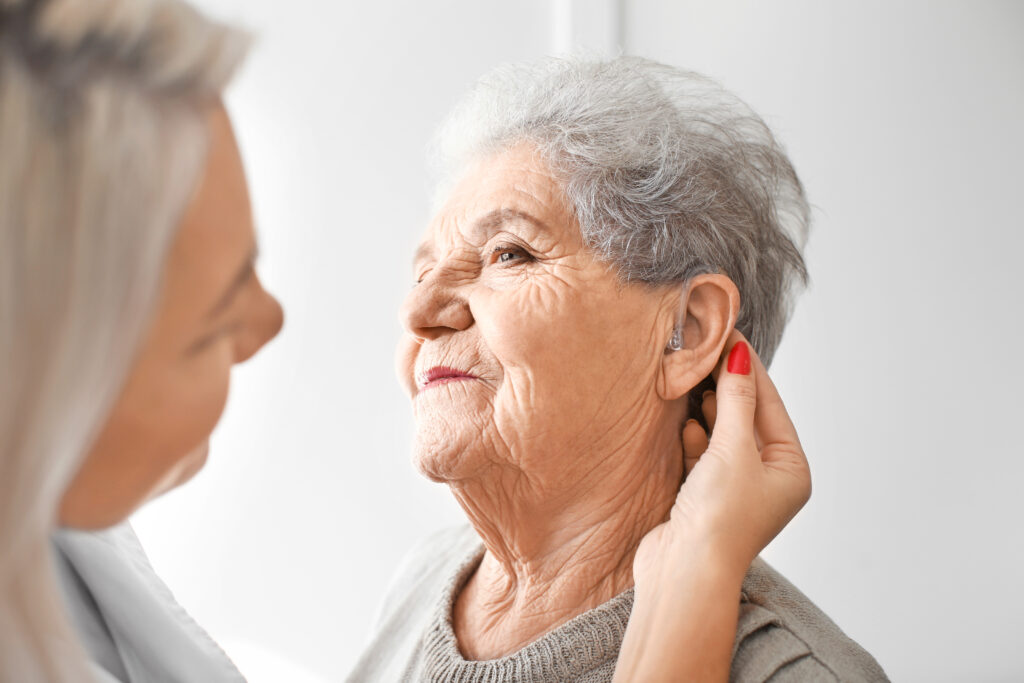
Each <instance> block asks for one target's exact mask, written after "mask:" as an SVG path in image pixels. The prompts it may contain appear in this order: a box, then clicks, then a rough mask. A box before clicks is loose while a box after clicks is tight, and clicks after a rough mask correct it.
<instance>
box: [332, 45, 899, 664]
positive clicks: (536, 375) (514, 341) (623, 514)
mask: <svg viewBox="0 0 1024 683" xmlns="http://www.w3.org/2000/svg"><path fill="white" fill-rule="evenodd" d="M438 150H439V157H440V159H441V162H442V164H441V173H442V175H441V183H440V192H439V199H440V201H439V207H440V208H439V209H438V211H437V213H436V217H435V218H434V220H433V221H432V223H431V224H430V226H429V228H428V229H427V232H426V235H425V237H424V239H423V242H422V244H421V246H420V247H419V249H418V251H417V253H416V256H415V260H414V280H415V285H414V286H413V288H412V290H411V291H410V293H409V295H408V297H407V299H406V301H405V304H404V306H403V308H402V314H401V315H402V319H403V321H404V325H405V329H406V330H407V332H408V334H407V336H406V338H405V340H404V342H403V343H402V344H401V346H400V348H399V353H398V362H397V365H398V370H399V375H400V377H401V379H402V381H403V382H404V384H405V386H406V387H407V389H408V391H409V393H410V394H411V396H412V403H413V412H414V415H415V419H416V437H415V445H414V449H413V450H414V459H415V462H416V464H417V466H418V468H419V469H420V471H421V472H423V474H425V475H426V476H427V477H429V478H430V479H432V480H434V481H439V482H445V483H447V484H448V486H449V488H450V489H451V491H452V493H453V494H454V496H455V497H456V499H457V500H458V502H459V503H460V505H461V506H462V508H463V509H464V510H465V513H466V515H467V517H468V519H469V522H470V525H469V526H467V527H460V528H455V529H451V530H446V531H443V532H441V533H439V534H437V535H436V536H434V537H432V538H430V539H428V540H427V541H426V542H425V543H423V544H422V545H421V546H419V547H418V548H416V549H414V550H413V551H412V552H411V554H410V555H409V557H408V558H407V560H406V562H405V563H404V565H403V567H402V569H401V570H400V571H399V573H398V576H397V577H396V579H395V580H394V582H393V588H392V590H391V592H390V594H389V595H388V596H387V598H386V599H385V601H384V603H383V606H382V610H381V613H380V615H379V618H378V621H377V623H376V626H375V630H374V633H373V636H372V639H371V642H370V644H369V647H368V649H367V651H366V652H365V654H364V655H363V657H362V658H361V660H360V662H359V663H358V664H357V666H356V669H355V670H354V672H353V674H352V676H351V680H353V681H398V680H430V681H461V682H463V683H465V682H468V681H481V682H483V681H488V682H496V681H520V680H530V681H610V680H611V679H612V676H613V672H614V670H615V666H616V660H617V658H618V655H619V651H620V647H622V642H623V634H624V631H625V629H626V625H627V622H628V621H629V619H630V614H631V610H632V608H633V604H634V590H633V583H634V576H633V570H634V566H635V564H634V563H635V561H636V562H637V563H640V561H641V559H643V558H640V557H636V554H637V548H638V545H639V544H640V543H641V539H643V538H644V536H645V535H646V534H648V532H650V531H651V530H652V529H656V528H659V525H661V524H662V523H663V522H664V521H665V520H666V519H667V518H668V517H669V513H670V511H671V510H672V508H673V504H674V502H676V497H677V493H679V501H680V503H681V505H677V506H676V512H674V513H673V515H672V517H673V519H677V518H680V517H685V518H689V519H691V520H693V519H700V518H701V517H702V516H714V515H715V514H717V513H716V512H715V511H714V510H713V509H712V508H713V507H714V506H710V505H708V506H705V507H701V505H702V504H704V503H708V502H709V501H711V502H713V500H714V499H713V496H714V490H713V486H710V485H709V484H708V481H703V482H702V483H700V484H693V485H694V486H698V485H699V486H702V487H703V497H701V496H691V497H687V495H686V494H687V491H688V487H690V486H691V482H687V483H686V484H683V487H682V492H679V486H680V482H681V480H682V478H683V475H684V459H683V457H682V450H683V449H682V444H681V441H683V442H687V443H688V444H693V443H698V442H699V441H700V438H699V436H698V437H696V438H695V437H694V434H695V431H696V432H700V433H701V434H702V433H703V432H702V430H701V429H699V428H698V427H697V426H696V423H695V422H692V420H702V419H703V418H704V417H710V418H712V419H713V418H714V413H715V407H714V405H708V403H713V400H714V399H713V398H709V401H702V399H703V396H704V394H705V391H706V390H707V389H709V388H710V387H711V382H712V380H710V379H709V377H710V376H712V375H713V374H717V373H716V366H717V365H718V364H719V362H720V359H721V358H722V355H723V352H729V353H728V355H729V356H732V359H731V362H730V363H729V370H730V371H732V372H734V373H736V374H737V375H738V376H739V375H745V374H746V373H747V372H748V371H749V368H750V364H751V363H753V365H754V367H755V369H756V370H757V372H758V373H760V374H759V375H758V376H757V378H756V382H757V389H756V391H757V392H759V396H758V410H759V411H761V413H762V418H761V419H762V421H764V419H765V418H764V414H765V413H770V412H772V411H774V412H775V413H776V415H775V418H778V413H779V412H780V411H781V413H783V414H784V409H782V404H781V402H778V401H776V402H775V403H773V404H771V405H768V406H767V407H765V406H764V405H762V401H761V395H760V394H761V393H765V394H767V393H769V392H771V391H773V390H772V389H770V386H769V385H770V382H768V381H767V376H766V375H763V368H764V365H766V364H768V363H769V362H770V360H771V357H772V354H773V353H774V351H775V349H776V347H777V345H778V343H779V340H780V338H781V336H782V331H783V327H784V325H785V322H786V319H787V315H788V312H789V307H790V304H791V301H792V297H793V295H794V294H795V290H796V288H797V286H798V285H800V284H802V282H803V280H804V279H805V269H804V263H803V260H802V258H801V248H802V246H803V243H804V240H805V237H806V233H807V224H808V209H807V204H806V201H805V200H804V197H803V191H802V189H801V185H800V183H799V181H798V179H797V177H796V174H795V173H794V171H793V169H792V166H791V165H790V163H789V161H788V160H787V158H786V157H785V155H784V154H783V152H782V150H781V149H780V147H779V145H778V144H777V143H776V142H775V140H774V139H773V137H772V135H771V134H770V132H769V131H768V129H767V128H766V126H765V125H764V123H763V122H762V121H761V120H760V119H759V118H758V117H757V116H756V115H755V114H754V113H753V112H752V111H751V110H750V109H749V108H748V107H746V106H745V105H744V104H743V103H742V102H740V101H739V100H738V99H737V98H736V97H735V96H733V95H731V94H729V93H728V92H726V91H724V90H722V89H721V88H720V87H719V86H717V85H716V84H714V83H712V82H710V81H708V80H707V79H704V78H702V77H700V76H697V75H695V74H692V73H687V72H682V71H679V70H676V69H673V68H670V67H667V66H664V65H660V64H656V63H653V62H650V61H646V60H641V59H635V58H620V59H617V60H614V61H612V62H608V63H589V62H585V61H576V60H569V61H560V60H548V61H544V62H540V63H537V64H533V65H527V66H514V67H506V68H501V69H499V70H497V71H495V72H493V73H492V74H490V75H488V76H487V77H485V78H484V79H483V80H482V81H481V82H480V84H479V85H478V86H477V87H476V88H475V89H474V90H473V91H472V92H471V93H470V95H469V96H468V97H467V98H466V99H465V100H464V101H463V102H462V103H461V104H460V105H459V106H458V107H457V108H456V110H455V111H454V113H453V114H452V116H451V117H450V119H449V121H448V122H447V124H446V125H445V126H444V127H443V129H442V131H441V134H440V136H439V145H438ZM734 328H738V330H739V331H740V332H742V333H743V335H745V337H746V338H748V339H749V340H750V343H751V345H752V346H753V349H754V350H755V351H756V353H757V354H759V356H760V358H761V359H764V361H763V363H764V365H762V363H761V361H760V360H758V358H757V356H754V357H753V359H752V360H751V359H750V356H749V349H747V347H746V345H745V343H744V342H743V341H742V339H743V338H742V337H741V336H740V335H739V334H738V333H736V332H734ZM719 378H720V379H722V377H721V375H719ZM751 381H752V382H753V380H751ZM736 386H737V387H738V389H734V390H732V393H733V394H734V395H740V396H742V395H743V394H745V393H746V394H748V395H749V396H752V395H753V392H754V391H755V390H754V388H753V387H754V384H753V383H751V384H750V385H747V386H746V389H744V388H743V387H742V386H740V385H736ZM711 396H713V395H711ZM776 398H777V395H776ZM702 403H704V404H705V405H704V410H703V411H702V410H701V409H700V406H701V404H702ZM721 417H722V419H724V417H725V415H724V413H723V415H722V416H721ZM755 421H756V420H755ZM684 424H685V425H686V427H685V429H684ZM681 430H683V431H682V434H683V439H682V440H681V439H680V434H681ZM765 437H766V432H764V431H763V430H759V432H758V439H760V440H759V441H757V444H758V446H763V445H764V444H765V443H768V442H771V441H772V439H773V438H774V437H773V436H772V435H771V434H767V438H765ZM714 439H715V436H714V435H713V436H712V441H714ZM748 441H749V443H750V444H754V443H755V441H756V439H755V438H754V437H750V439H748ZM791 443H793V444H798V442H797V441H796V437H795V433H793V434H792V438H791ZM750 447H751V448H753V447H754V446H753V445H751V446H750ZM701 448H702V446H698V447H697V450H698V451H699V450H700V449H701ZM766 448H767V447H766ZM796 448H798V445H797V446H796ZM688 455H694V453H693V449H692V448H690V447H688ZM704 457H708V455H705V456H704ZM801 458H802V453H801ZM795 462H797V464H799V461H795ZM704 465H705V463H703V462H698V463H697V465H696V466H695V467H693V465H692V463H690V466H689V467H690V468H691V469H692V471H693V478H694V480H697V479H700V476H698V475H701V476H703V474H704V470H705V469H706V470H707V471H708V472H712V473H713V472H714V471H715V470H714V469H708V468H705V467H704ZM719 474H721V468H719ZM708 477H711V475H710V474H709V475H708ZM705 479H707V477H705ZM711 480H714V477H711ZM709 493H710V494H711V495H710V496H709V495H708V494H709ZM724 494H725V492H724V491H723V495H724ZM798 495H799V494H798ZM755 502H757V503H759V499H757V500H756V501H755V500H751V501H750V503H749V504H754V503H755ZM694 503H696V505H694ZM798 507H799V503H798V504H797V505H796V506H795V508H798ZM740 508H742V505H741V506H740ZM795 508H792V510H791V512H789V513H788V514H789V515H791V514H793V513H794V512H795ZM759 514H763V515H764V516H766V517H772V516H776V512H775V511H774V510H769V509H763V510H762V509H754V510H750V511H748V517H747V519H755V518H756V517H757V516H758V515H759ZM731 519H742V518H741V517H733V518H731ZM788 519H789V517H788V516H785V517H784V518H783V519H779V520H773V521H772V522H771V523H770V525H775V526H776V527H777V528H774V529H773V530H772V531H771V532H770V533H769V535H768V536H767V537H766V538H759V540H757V541H756V542H753V545H754V546H756V547H753V549H752V550H750V551H749V552H746V551H745V552H740V553H737V554H736V556H735V557H733V558H729V561H730V562H732V563H733V564H736V563H741V564H742V565H743V567H742V570H741V571H740V572H739V576H740V577H743V575H744V574H745V578H741V579H740V580H741V581H742V587H741V591H742V592H741V591H740V590H737V591H736V596H735V602H733V603H732V607H731V608H729V609H728V610H726V611H731V612H732V614H733V619H734V620H735V618H736V616H735V615H736V614H737V613H738V623H737V624H736V628H735V630H734V631H733V632H732V633H730V634H729V635H730V636H732V635H735V648H727V649H726V650H725V656H726V657H727V658H728V657H731V677H732V678H733V679H734V680H742V681H753V680H758V681H761V680H766V679H769V678H771V679H772V680H833V679H836V678H838V679H841V680H882V679H884V674H883V672H882V671H881V669H880V668H879V667H878V665H877V664H876V663H875V661H874V660H873V659H872V658H871V656H870V655H868V654H867V653H866V652H864V651H863V650H862V649H860V648H859V647H858V646H857V645H856V644H855V643H853V642H852V641H850V640H849V639H848V638H846V637H845V636H844V635H843V634H842V632H841V631H840V630H839V629H838V628H837V627H836V626H835V625H834V624H833V623H832V622H831V621H829V619H828V618H827V617H826V616H825V615H824V614H822V613H821V612H820V611H819V610H818V609H816V608H815V607H814V605H812V604H811V603H810V602H809V601H808V600H807V599H806V598H805V597H803V596H802V595H801V594H800V593H799V592H798V591H797V590H796V589H795V588H793V587H792V586H791V585H790V584H788V583H787V582H786V581H785V579H783V578H782V577H781V576H780V575H779V574H777V573H776V572H775V571H773V570H772V569H771V568H770V567H769V566H768V565H766V564H765V563H764V562H762V561H760V560H755V561H753V563H751V560H752V559H753V557H754V555H756V554H757V552H758V551H759V550H760V549H761V548H762V547H763V545H764V544H766V543H767V541H768V540H770V537H771V535H773V534H774V533H775V532H777V531H778V529H779V528H781V526H782V525H784V524H785V522H786V521H787V520H788ZM747 533H748V530H747V528H746V527H745V526H744V525H736V526H734V527H733V528H725V530H724V531H723V532H722V534H721V535H724V536H726V537H729V538H733V537H735V538H739V537H743V536H744V535H745V534H747ZM645 545H646V546H647V547H646V548H645V550H644V553H645V554H646V555H647V556H648V557H647V560H648V561H650V560H651V557H652V556H653V555H656V554H657V553H658V552H659V551H660V550H661V549H662V548H667V547H670V546H671V545H672V542H667V543H664V544H662V543H660V542H658V543H656V544H655V545H654V546H649V545H648V542H646V541H645ZM685 554H686V551H685V550H683V551H677V555H676V557H682V556H685ZM694 555H695V556H698V555H696V553H695V554H694ZM698 557H700V556H698ZM748 569H749V571H748ZM683 574H684V575H685V572H683ZM706 585H707V584H706V583H700V584H695V586H697V587H700V586H706ZM737 588H740V587H739V586H737ZM677 592H678V591H677ZM646 594H648V595H649V594H650V593H649V592H648V593H646ZM723 594H724V595H728V591H725V592H724V593H723ZM645 599H646V598H645ZM681 604H685V603H681ZM694 604H696V603H694ZM657 611H658V610H657V608H656V606H652V604H651V602H648V603H647V604H646V607H645V610H644V618H645V619H648V618H649V615H651V614H653V613H655V612H657ZM719 613H721V612H720V611H719ZM694 621H695V620H694V618H692V616H691V618H690V622H691V623H690V625H689V626H688V627H687V628H689V629H690V630H691V631H692V630H693V622H694ZM697 623H699V617H698V618H697ZM630 628H631V629H633V628H634V627H633V626H632V625H631V627H630ZM638 628H639V627H638ZM655 630H656V629H655ZM670 632H671V629H669V628H668V624H666V633H670ZM679 632H680V633H685V632H686V628H684V629H683V630H681V631H679ZM644 633H653V632H652V631H644ZM630 637H631V638H632V639H633V642H634V645H633V646H631V648H630V649H631V653H632V652H636V651H638V650H639V651H642V650H643V647H639V648H638V647H637V645H636V642H637V639H642V638H643V637H645V636H630ZM660 642H662V643H663V644H664V643H667V646H665V647H662V649H660V650H657V649H655V650H652V651H649V652H646V654H647V657H648V659H652V658H653V659H658V658H665V657H668V659H669V660H671V656H672V655H673V654H674V653H672V652H671V651H670V650H669V649H668V648H669V647H671V639H669V640H667V641H666V640H665V639H662V640H661V641H660ZM690 644H691V643H690V641H679V642H678V644H677V647H676V649H677V650H679V649H685V648H686V647H687V646H689V645H690ZM731 644H732V638H730V639H729V645H731ZM631 656H632V654H631ZM643 659H644V658H643V657H642V656H641V657H639V660H640V661H643ZM728 663H729V662H728V661H727V662H726V664H727V665H728ZM726 672H728V666H727V667H726ZM661 675H662V676H664V677H665V679H666V680H672V679H679V678H680V676H682V674H681V673H680V675H679V676H673V675H672V673H671V671H669V672H665V671H664V670H662V673H661ZM620 676H625V679H626V680H629V679H630V671H625V672H622V671H620Z"/></svg>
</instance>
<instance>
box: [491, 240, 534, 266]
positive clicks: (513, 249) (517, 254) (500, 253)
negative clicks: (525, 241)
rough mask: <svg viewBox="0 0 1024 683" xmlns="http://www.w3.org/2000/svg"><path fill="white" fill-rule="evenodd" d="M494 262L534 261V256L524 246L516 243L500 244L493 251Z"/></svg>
mask: <svg viewBox="0 0 1024 683" xmlns="http://www.w3.org/2000/svg"><path fill="white" fill-rule="evenodd" d="M491 257H492V259H493V261H492V262H495V263H505V264H514V263H520V262H525V261H532V260H533V257H532V256H531V255H530V254H529V252H527V251H526V250H525V249H523V248H522V247H519V246H516V245H514V244H499V245H497V246H495V247H494V249H493V250H492V251H491Z"/></svg>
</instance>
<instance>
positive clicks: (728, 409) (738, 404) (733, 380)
mask: <svg viewBox="0 0 1024 683" xmlns="http://www.w3.org/2000/svg"><path fill="white" fill-rule="evenodd" d="M753 355H754V352H753V349H751V348H750V344H748V343H747V341H746V339H745V338H744V337H743V335H742V334H740V332H739V331H738V330H733V331H732V333H731V334H730V335H729V339H728V340H727V341H726V344H725V352H724V353H723V354H722V359H721V362H720V363H719V367H718V369H717V373H718V378H717V379H718V383H717V387H716V389H715V428H714V431H713V432H712V434H711V445H713V446H716V445H717V446H721V447H722V448H723V449H724V450H723V451H721V452H722V453H726V452H728V453H738V454H741V456H740V457H744V456H747V455H749V454H750V453H756V452H757V447H756V442H755V439H754V414H755V412H756V409H757V400H758V391H757V380H758V377H757V375H756V374H755V372H753V367H754V363H753Z"/></svg>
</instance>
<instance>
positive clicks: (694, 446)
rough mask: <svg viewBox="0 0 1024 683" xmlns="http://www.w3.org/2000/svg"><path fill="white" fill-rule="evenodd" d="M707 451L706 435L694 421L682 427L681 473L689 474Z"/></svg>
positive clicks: (687, 422)
mask: <svg viewBox="0 0 1024 683" xmlns="http://www.w3.org/2000/svg"><path fill="white" fill-rule="evenodd" d="M707 449H708V435H707V433H705V431H704V428H703V427H701V426H700V423H699V422H697V421H696V420H687V421H686V424H685V425H684V426H683V472H684V473H685V474H689V473H690V471H691V470H693V467H694V465H696V464H697V462H698V461H699V460H700V456H702V455H704V451H706V450H707Z"/></svg>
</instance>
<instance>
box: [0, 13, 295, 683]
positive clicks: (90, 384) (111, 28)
mask: <svg viewBox="0 0 1024 683" xmlns="http://www.w3.org/2000/svg"><path fill="white" fill-rule="evenodd" d="M244 50H245V40H244V38H243V37H242V36H241V35H240V34H238V33H236V32H235V31H233V30H231V29H228V28H226V27H223V26H220V25H217V24H214V23H211V22H210V21H207V20H206V19H204V18H202V17H201V16H199V15H198V14H197V13H196V12H194V11H193V10H192V9H191V8H190V7H189V6H187V5H185V4H183V3H180V2H173V1H165V0H88V1H86V0H42V1H37V2H33V1H18V0H15V1H14V2H12V1H11V0H2V2H0V363H2V368H0V376H2V377H3V382H2V385H0V454H2V457H0V487H2V490H0V506H2V507H0V592H2V595H0V680H3V681H17V682H19V683H23V682H26V683H28V682H32V681H83V680H89V678H90V674H91V675H92V678H94V679H98V680H101V681H106V680H122V681H128V680H130V681H154V680H171V681H204V682H213V681H222V680H223V681H227V680H235V681H237V680H241V675H240V674H239V673H238V672H237V670H235V668H234V666H233V665H232V664H231V662H230V660H228V658H227V657H226V656H225V655H224V654H223V653H222V652H221V651H220V650H219V648H217V647H216V646H215V645H214V644H213V643H212V641H210V640H209V639H208V638H207V637H206V636H205V634H203V633H202V631H201V630H200V629H199V628H198V627H197V626H196V625H195V624H193V623H192V622H191V621H190V620H189V619H188V617H187V616H186V615H185V614H184V612H183V611H182V610H181V609H180V608H179V607H177V606H176V605H174V604H173V600H172V599H171V597H170V594H169V592H168V591H167V590H166V588H165V587H163V585H162V584H160V583H159V580H158V579H157V578H156V577H155V576H154V575H153V574H152V570H150V569H149V567H148V564H147V563H146V561H145V556H144V555H143V554H142V552H141V549H140V548H139V547H138V543H137V541H136V540H135V539H134V536H133V535H132V534H131V530H130V529H128V528H127V527H121V528H115V529H113V530H111V531H106V532H101V533H98V534H86V533H80V532H71V531H64V532H61V533H60V534H58V535H57V536H56V548H57V550H56V551H55V550H54V545H53V541H52V540H51V532H52V531H53V529H54V527H55V525H57V524H58V523H59V524H60V525H62V526H65V527H69V528H78V529H102V528H106V527H112V526H114V525H117V524H118V523H119V522H121V521H122V520H124V519H125V518H126V517H127V516H128V515H129V514H130V513H131V512H132V511H134V510H135V509H136V508H137V507H138V506H139V505H141V504H142V503H144V502H145V501H146V500H148V499H150V498H152V497H154V496H156V495H158V494H159V493H161V492H162V491H165V490H167V489H169V488H171V487H173V486H175V485H177V484H179V483H181V482H183V481H185V480H186V479H188V478H189V477H190V476H191V475H192V474H193V473H194V472H195V471H197V470H198V469H199V468H200V467H201V466H202V464H203V461H204V459H205V457H206V443H207V438H208V436H209V434H210V432H211V430H212V429H213V427H214V425H215V424H216V422H217V419H218V417H219V416H220V413H221V410H222V409H223V406H224V401H225V399H226V396H227V388H228V377H229V373H230V370H231V367H232V365H234V364H235V363H238V362H241V361H243V360H245V359H246V358H248V357H249V356H251V355H252V354H254V353H255V352H256V351H257V350H258V349H259V348H260V347H261V346H262V345H263V344H264V343H266V342H267V341H268V340H269V339H270V338H272V337H273V336H274V335H275V334H276V333H277V331H278V329H279V328H280V327H281V323H282V312H281V308H280V306H279V305H278V304H277V302H276V301H275V300H274V299H273V297H271V296H270V295H269V294H267V293H266V292H265V291H264V290H263V289H262V287H261V285H260V282H259V279H258V278H257V276H256V274H255V271H254V258H255V249H256V245H255V239H254V235H253V226H252V219H251V215H250V209H249V200H248V197H247V194H246V183H245V178H244V175H243V172H242V166H241V161H240V158H239V154H238V150H237V148H236V146H235V142H234V138H233V135H232V130H231V124H230V122H229V120H228V117H227V115H226V113H225V111H224V109H223V107H222V106H221V105H220V99H219V98H220V92H221V89H222V88H223V87H224V85H225V84H226V82H227V81H228V79H229V77H230V75H231V73H232V71H233V70H234V68H235V67H236V65H237V64H238V62H239V60H240V59H241V57H242V55H243V52H244ZM76 632H77V635H76Z"/></svg>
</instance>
